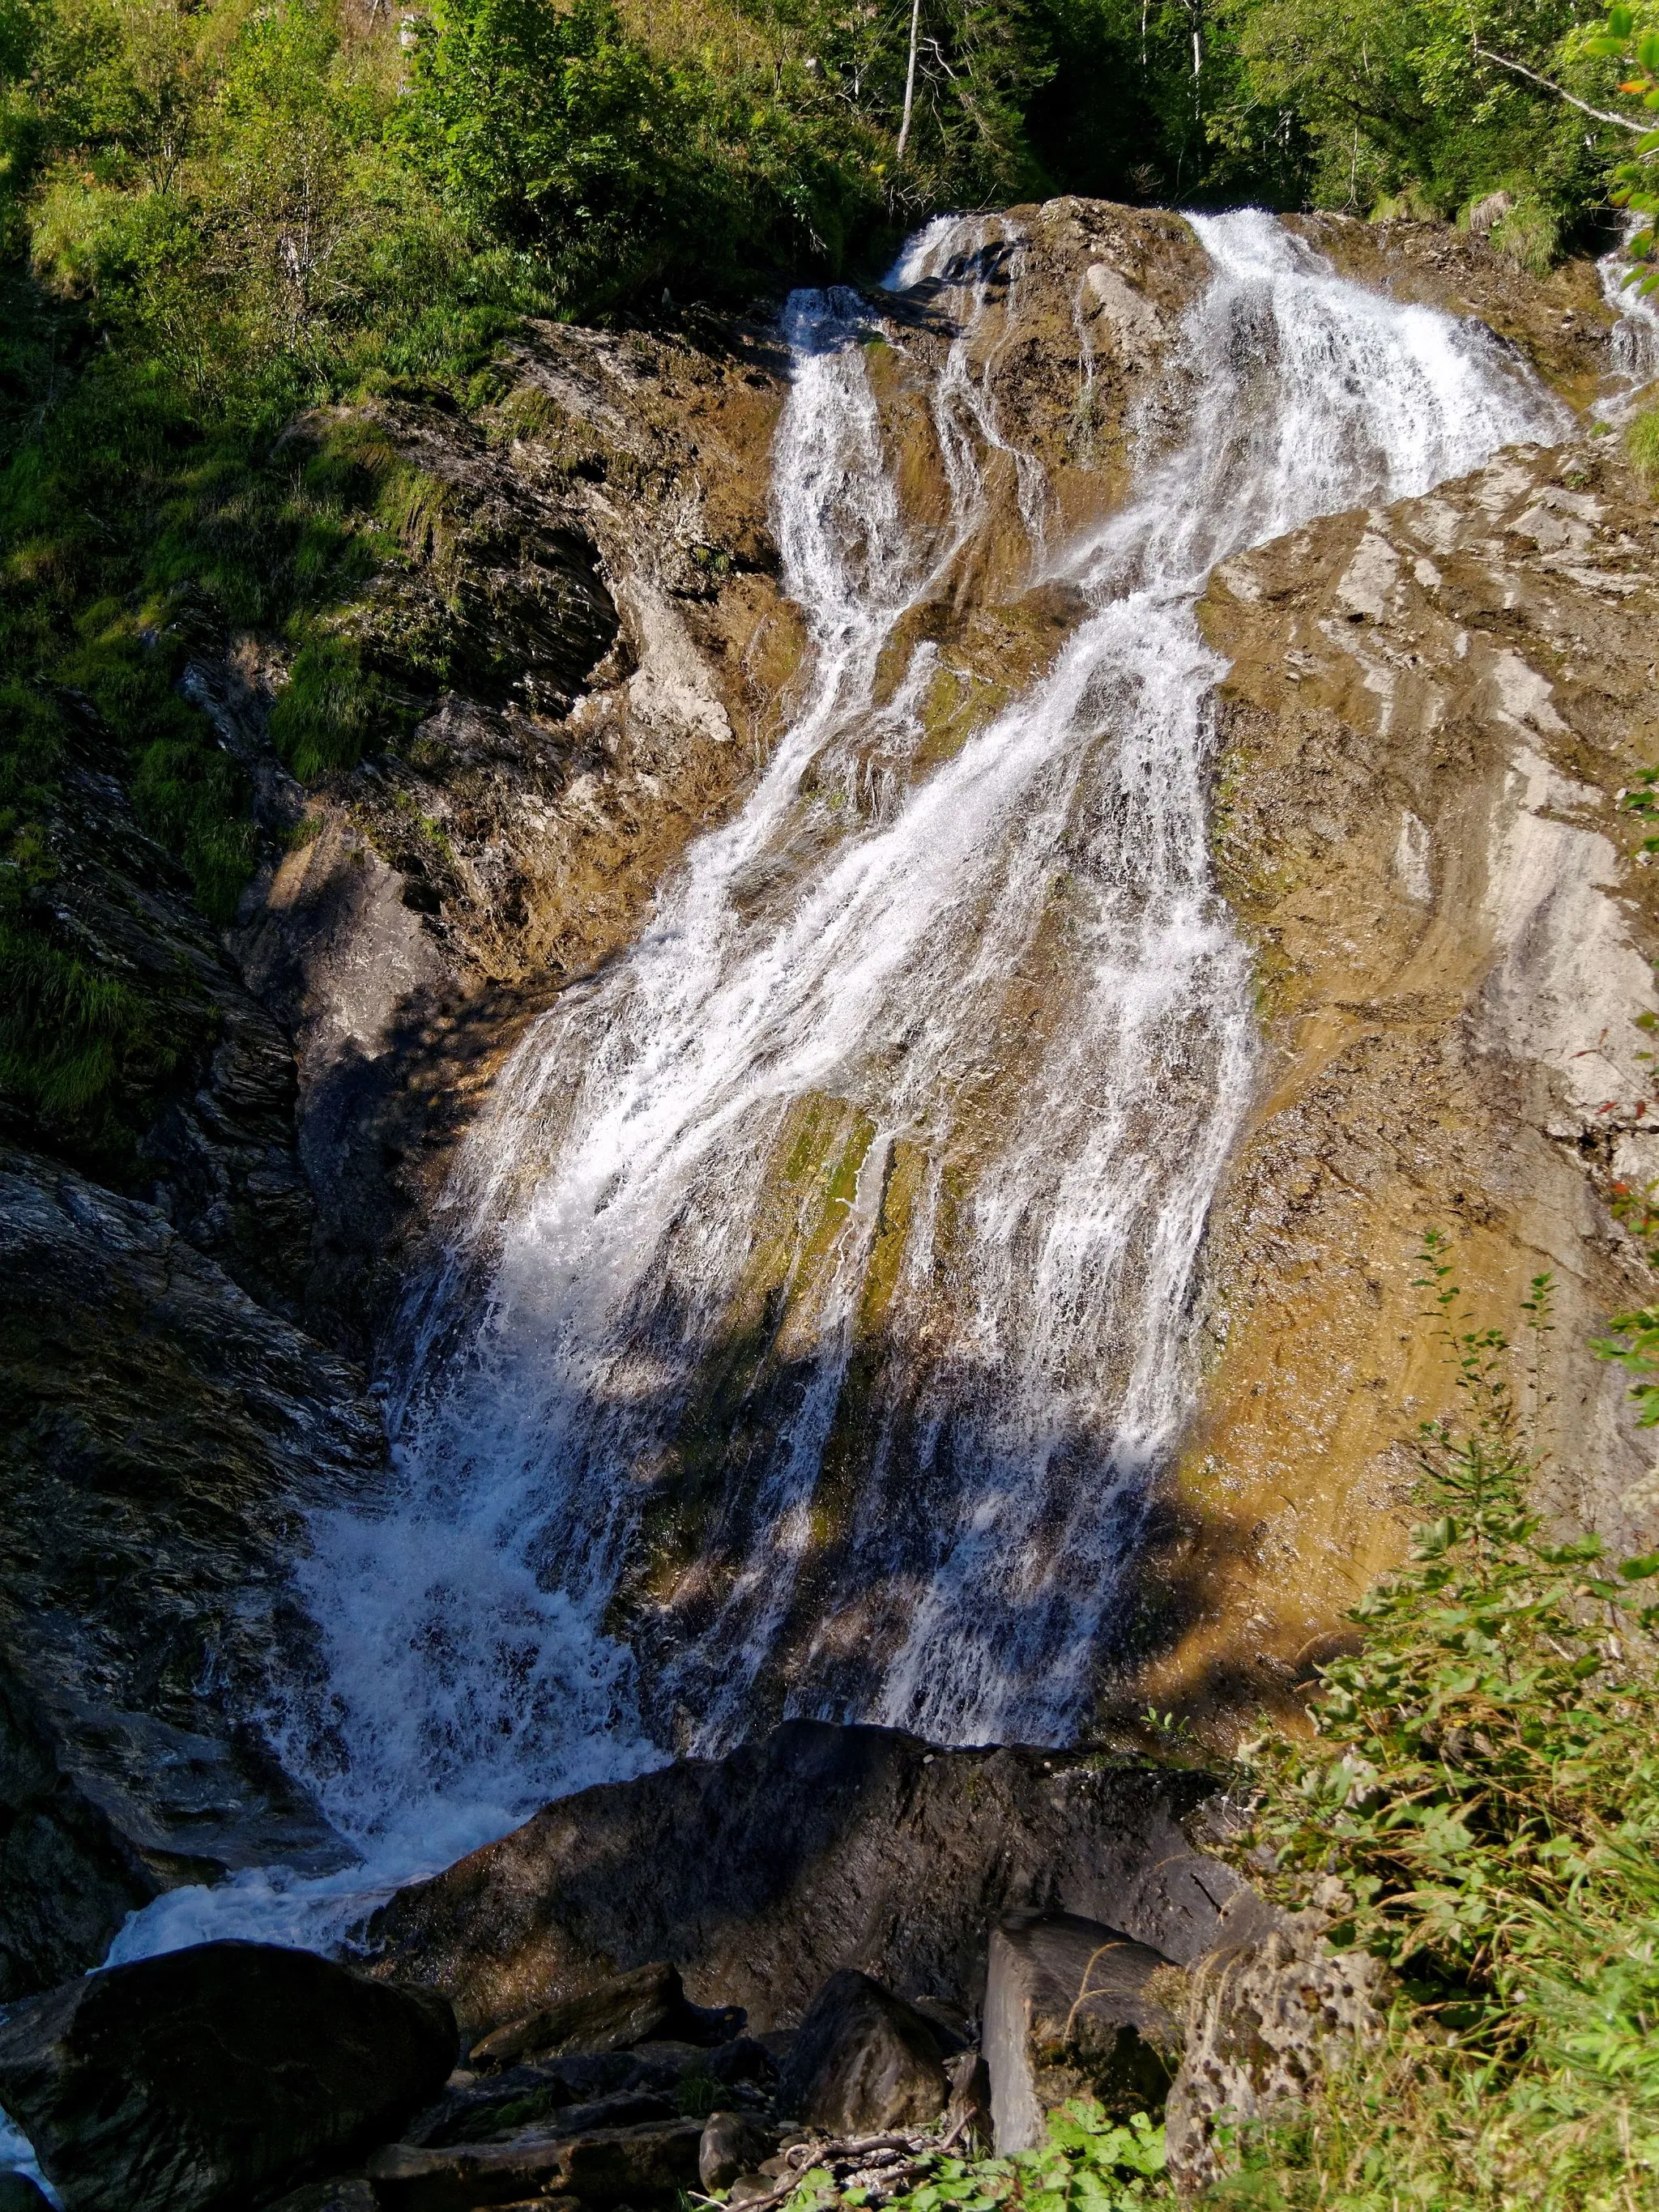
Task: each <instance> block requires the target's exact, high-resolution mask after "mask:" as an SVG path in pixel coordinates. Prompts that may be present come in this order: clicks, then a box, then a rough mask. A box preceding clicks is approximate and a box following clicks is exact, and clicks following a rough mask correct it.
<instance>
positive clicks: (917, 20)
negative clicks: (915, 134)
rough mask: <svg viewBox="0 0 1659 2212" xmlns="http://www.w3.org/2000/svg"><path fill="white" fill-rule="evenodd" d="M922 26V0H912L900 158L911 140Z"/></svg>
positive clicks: (899, 142)
mask: <svg viewBox="0 0 1659 2212" xmlns="http://www.w3.org/2000/svg"><path fill="white" fill-rule="evenodd" d="M920 30H921V0H910V61H909V66H908V68H907V69H906V70H905V72H904V118H903V120H902V122H901V123H900V125H899V135H898V158H899V160H900V161H902V160H903V159H904V149H905V148H906V146H907V145H908V143H909V141H910V110H911V108H912V106H914V105H915V97H916V38H917V34H918V33H919V32H920Z"/></svg>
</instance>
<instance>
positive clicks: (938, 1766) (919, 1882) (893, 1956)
mask: <svg viewBox="0 0 1659 2212" xmlns="http://www.w3.org/2000/svg"><path fill="white" fill-rule="evenodd" d="M1212 1789H1213V1784H1212V1783H1211V1782H1210V1781H1209V1780H1208V1778H1206V1777H1205V1776H1204V1775H1201V1774H1194V1773H1174V1772H1170V1771H1162V1770H1158V1769H1150V1768H1149V1769H1135V1768H1104V1767H1103V1766H1101V1765H1100V1764H1099V1763H1098V1762H1097V1761H1096V1762H1092V1763H1091V1760H1090V1759H1088V1757H1087V1756H1086V1755H1085V1754H1080V1753H1065V1752H1056V1751H1024V1750H1013V1749H1005V1750H999V1751H955V1752H935V1751H933V1750H932V1749H930V1747H928V1746H927V1744H925V1743H922V1742H921V1741H918V1740H917V1739H916V1738H915V1736H908V1735H900V1734H898V1733H897V1732H896V1730H893V1729H875V1728H841V1727H836V1726H835V1725H834V1724H833V1723H829V1722H825V1721H789V1722H786V1723H784V1724H783V1725H782V1726H781V1728H778V1729H775V1730H774V1731H773V1732H772V1734H771V1735H769V1736H766V1737H763V1738H762V1739H760V1740H759V1741H756V1742H753V1743H750V1744H746V1745H744V1747H742V1748H741V1749H739V1750H738V1751H735V1752H732V1753H729V1754H728V1755H727V1756H726V1758H724V1759H683V1760H680V1761H678V1763H677V1764H675V1765H672V1766H666V1767H662V1768H659V1770H658V1771H656V1772H654V1773H652V1774H645V1775H641V1776H640V1777H638V1778H636V1779H635V1780H634V1781H631V1782H620V1783H610V1784H602V1785H601V1786H599V1788H597V1789H592V1790H583V1791H581V1792H580V1795H578V1796H574V1797H567V1798H564V1799H562V1800H561V1801H560V1802H558V1803H556V1804H554V1805H550V1806H549V1807H548V1808H546V1810H545V1811H544V1812H541V1813H538V1814H536V1816H535V1818H534V1819H533V1820H529V1821H527V1822H526V1824H525V1826H523V1827H521V1828H519V1829H517V1830H515V1831H514V1832H513V1834H512V1835H510V1836H506V1837H503V1838H501V1841H500V1842H499V1843H496V1844H489V1846H487V1847H486V1848H485V1849H484V1850H480V1851H475V1852H473V1854H472V1855H471V1857H470V1858H466V1859H463V1860H462V1861H461V1862H460V1863H459V1865H457V1866H454V1867H452V1868H450V1869H448V1870H447V1872H446V1873H444V1874H441V1875H436V1876H435V1877H434V1879H433V1880H431V1881H425V1882H419V1883H414V1884H411V1885H410V1887H409V1888H407V1889H404V1890H402V1891H400V1892H399V1893H398V1895H397V1896H396V1897H394V1898H393V1899H392V1900H391V1901H390V1902H389V1903H388V1904H387V1905H386V1907H385V1909H384V1910H383V1911H381V1912H380V1914H378V1915H377V1916H376V1917H375V1919H374V1922H373V1923H371V1925H370V1929H369V1942H370V1944H371V1946H372V1947H373V1949H374V1952H375V1953H376V1954H378V1955H377V1956H376V1957H375V1958H374V1962H373V1963H372V1964H371V1966H370V1969H369V1971H371V1972H386V1973H388V1974H391V1975H392V1976H395V1977H398V1978H402V1979H404V1980H410V1981H422V1982H429V1983H431V1984H434V1985H435V1987H437V1988H439V1989H441V1990H444V1991H445V1992H446V1994H447V1996H449V1997H450V1998H451V1999H452V2001H453V2003H454V2005H455V2008H456V2011H457V2013H458V2014H459V2016H460V2020H461V2024H462V2029H463V2032H464V2033H468V2034H474V2035H476V2034H477V2033H481V2032H483V2031H484V2030H487V2029H489V2028H491V2027H495V2026H496V2025H497V2024H498V2023H500V2022H501V2021H510V2020H513V2019H516V2018H520V2017H522V2016H523V2015H526V2014H527V2013H529V2012H531V2011H532V2010H533V2009H536V2008H539V2007H544V2006H547V2005H549V2004H550V2003H553V2002H559V2001H561V2000H562V1999H563V1998H565V1997H567V1996H575V1995H577V1994H578V1993H579V1992H580V1991H581V1990H585V1989H590V1988H592V1985H593V1984H594V1983H595V1982H597V1981H598V1980H599V1978H600V1977H601V1976H602V1975H605V1974H607V1973H611V1972H615V1971H616V1969H617V1966H624V1967H626V1966H638V1965H641V1964H643V1963H644V1962H645V1961H647V1960H654V1959H665V1958H671V1959H675V1960H678V1962H679V1964H680V1966H681V1968H682V1970H683V1971H684V1974H685V1976H686V1979H687V1982H688V1984H689V1985H690V1988H691V1989H692V1990H693V1991H694V1992H695V1993H696V1996H699V1997H700V1998H702V1999H704V2000H705V2001H710V2002H712V2001H716V2000H718V2001H720V2002H729V2003H735V2004H740V2005H743V2006H744V2007H746V2008H747V2009H748V2012H749V2015H750V2021H751V2022H752V2023H753V2028H752V2029H751V2033H753V2032H756V2031H758V2032H761V2033H764V2032H766V2031H769V2030H771V2029H773V2028H776V2027H786V2026H788V2025H791V2024H793V2022H794V2021H798V2020H799V2018H800V2015H801V2014H802V2013H803V2012H804V2011H805V2008H806V2006H807V2004H808V2003H809V2002H811V1997H812V1995H813V1993H814V1991H815V1990H817V1989H818V1988H819V1987H820V1986H821V1985H822V1984H823V1981H824V1979H825V1978H826V1977H827V1976H828V1975H829V1974H831V1973H833V1972H835V1971H836V1968H837V1967H840V1966H858V1967H860V1968H861V1969H863V1971H864V1972H866V1973H870V1974H873V1975H875V1976H876V1977H877V1978H878V1979H879V1980H880V1981H882V1982H884V1984H886V1985H887V1986H888V1987H889V1988H890V1989H894V1990H898V1991H899V1992H900V1993H901V1995H903V1996H910V1995H911V1994H912V1993H913V1992H914V1993H915V1994H916V1995H921V1994H922V1993H924V1992H926V1993H927V1994H928V1995H930V1996H940V1997H945V1998H947V1999H949V2000H950V2001H951V2002H953V2003H957V2004H959V2005H963V2006H966V2007H969V2008H976V2005H977V2000H978V1996H979V1994H980V1990H981V1987H982V1984H981V1975H982V1973H983V1972H984V1966H983V1961H984V1957H985V1929H986V1923H987V1919H994V1918H995V1917H997V1916H998V1915H999V1914H1001V1913H1005V1912H1009V1911H1016V1910H1020V1909H1024V1910H1027V1911H1067V1912H1080V1913H1085V1914H1087V1915H1088V1916H1089V1917H1091V1918H1092V1919H1101V1920H1108V1921H1109V1922H1110V1923H1112V1924H1113V1925H1114V1926H1115V1927H1118V1928H1121V1929H1123V1930H1124V1931H1125V1932H1126V1933H1127V1934H1128V1935H1130V1936H1134V1937H1136V1938H1137V1939H1138V1940H1139V1941H1140V1942H1147V1943H1152V1944H1153V1945H1155V1946H1156V1948H1158V1950H1160V1951H1162V1952H1163V1953H1164V1954H1165V1956H1166V1957H1169V1958H1171V1959H1174V1960H1176V1961H1177V1962H1184V1961H1185V1960H1189V1959H1194V1958H1197V1957H1198V1956H1199V1955H1200V1954H1201V1953H1202V1952H1205V1951H1207V1950H1208V1949H1210V1948H1211V1947H1212V1945H1213V1944H1214V1943H1215V1942H1217V1941H1218V1936H1219V1929H1220V1915H1219V1911H1218V1908H1219V1906H1220V1905H1221V1904H1222V1903H1223V1902H1224V1901H1225V1899H1227V1898H1229V1897H1230V1896H1231V1895H1232V1894H1233V1893H1235V1892H1236V1891H1237V1890H1239V1889H1240V1888H1242V1887H1243V1882H1242V1881H1241V1878H1240V1877H1239V1876H1238V1875H1236V1874H1234V1873H1233V1872H1232V1870H1231V1869H1230V1868H1228V1867H1226V1866H1224V1865H1222V1864H1221V1863H1219V1862H1218V1861H1217V1860H1214V1859H1211V1858H1206V1857H1204V1856H1202V1855H1201V1854H1200V1852H1198V1851H1195V1850H1194V1849H1193V1848H1192V1846H1191V1845H1190V1844H1188V1840H1187V1838H1186V1836H1185V1835H1184V1833H1183V1832H1182V1826H1181V1823H1182V1820H1184V1819H1185V1818H1187V1817H1188V1815H1189V1814H1192V1813H1193V1812H1194V1810H1195V1809H1196V1808H1197V1807H1198V1806H1199V1805H1200V1803H1201V1802H1204V1800H1205V1799H1206V1797H1207V1796H1209V1795H1210V1794H1211V1792H1212ZM688 1838H696V1848H695V1849H688V1848H687V1839H688ZM642 1867H648V1868H649V1869H651V1875H650V1879H649V1880H648V1881H642V1880H641V1878H640V1873H639V1869H641V1868H642Z"/></svg>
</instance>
